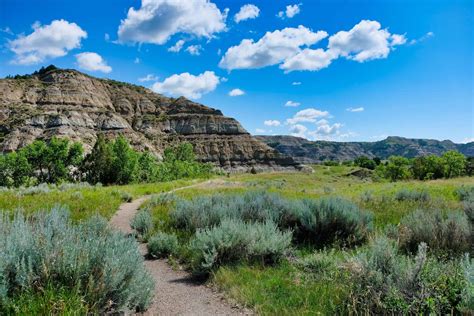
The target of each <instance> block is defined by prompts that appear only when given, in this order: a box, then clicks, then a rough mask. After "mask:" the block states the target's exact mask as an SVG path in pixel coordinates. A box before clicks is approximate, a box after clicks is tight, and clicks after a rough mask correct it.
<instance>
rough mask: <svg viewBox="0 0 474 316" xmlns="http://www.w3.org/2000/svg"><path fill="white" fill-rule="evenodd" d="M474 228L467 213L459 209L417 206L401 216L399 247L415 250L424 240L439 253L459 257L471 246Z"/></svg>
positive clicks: (412, 251) (405, 249) (413, 251)
mask: <svg viewBox="0 0 474 316" xmlns="http://www.w3.org/2000/svg"><path fill="white" fill-rule="evenodd" d="M472 234H473V232H472V229H471V225H470V223H469V220H468V218H467V216H466V215H465V214H464V213H463V212H460V211H451V212H447V213H446V214H443V212H441V211H425V210H417V211H415V212H412V213H410V214H408V215H407V216H405V217H404V218H402V220H401V222H400V225H399V232H398V238H399V240H400V248H401V249H402V250H404V251H405V252H407V253H412V254H413V253H415V252H416V251H417V249H418V247H419V245H420V244H421V243H425V244H427V245H428V247H429V248H430V250H432V251H434V252H436V253H438V254H439V255H442V256H444V255H447V256H449V257H456V256H459V255H462V254H464V253H465V252H468V251H469V250H470V246H471V245H470V241H471V238H472Z"/></svg>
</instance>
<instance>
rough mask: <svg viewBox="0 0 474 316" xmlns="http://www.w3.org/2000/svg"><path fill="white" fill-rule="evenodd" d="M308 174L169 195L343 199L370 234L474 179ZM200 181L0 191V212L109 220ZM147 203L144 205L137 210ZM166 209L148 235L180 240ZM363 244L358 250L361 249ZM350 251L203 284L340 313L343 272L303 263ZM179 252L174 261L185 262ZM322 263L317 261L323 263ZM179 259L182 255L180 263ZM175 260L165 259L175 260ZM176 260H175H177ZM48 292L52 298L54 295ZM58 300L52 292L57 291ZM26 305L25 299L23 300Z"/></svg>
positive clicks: (271, 308)
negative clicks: (58, 209)
mask: <svg viewBox="0 0 474 316" xmlns="http://www.w3.org/2000/svg"><path fill="white" fill-rule="evenodd" d="M313 167H314V173H311V174H302V173H266V174H257V175H252V174H236V175H230V176H227V177H222V176H220V177H215V178H214V179H213V181H211V182H210V183H206V184H205V185H202V186H199V187H193V188H190V189H184V190H180V191H177V192H176V193H175V194H176V195H177V196H178V197H182V198H185V199H191V198H195V197H197V196H203V195H210V194H216V193H222V194H238V193H244V192H246V191H253V190H257V191H259V190H260V191H267V192H274V193H278V194H280V195H281V196H283V197H286V198H289V199H300V198H320V197H330V196H339V197H343V198H346V199H349V200H351V201H352V202H354V203H355V204H356V205H358V206H359V207H360V208H361V209H364V210H368V211H371V212H372V213H373V214H374V224H375V230H374V231H373V232H372V234H373V235H376V234H379V233H380V232H382V231H384V230H385V228H386V227H387V226H388V225H389V224H394V225H397V224H398V223H399V222H400V219H401V218H402V217H403V216H405V215H406V214H408V213H410V212H412V211H414V210H416V209H423V210H430V209H433V210H434V209H441V210H443V211H446V212H450V211H453V210H458V209H461V207H462V205H461V202H460V201H459V197H458V196H457V195H456V190H457V188H459V187H460V186H462V185H468V186H473V185H474V178H472V177H471V178H456V179H449V180H436V181H424V182H421V181H407V182H396V183H390V182H373V181H372V180H371V179H370V178H359V177H355V176H351V175H349V174H350V173H351V172H352V171H353V170H354V169H353V168H351V167H344V166H335V167H328V166H313ZM200 181H204V180H182V181H174V182H169V183H158V184H143V185H127V186H110V187H91V186H84V187H81V186H71V187H69V188H63V189H59V188H52V189H49V190H44V192H41V190H39V192H33V193H32V192H28V191H22V190H12V191H2V192H0V209H3V210H4V211H8V212H13V211H14V210H16V209H22V210H24V211H26V212H33V211H36V210H41V209H49V208H51V207H52V206H53V205H56V204H63V205H67V206H68V207H69V209H70V211H71V217H72V218H73V219H74V220H76V221H77V220H82V219H86V218H88V217H90V216H91V215H94V214H100V215H102V216H104V217H105V218H110V217H111V216H112V215H113V214H114V212H115V211H116V210H117V208H118V206H119V205H120V204H121V203H122V202H123V201H124V200H127V199H129V198H136V197H138V196H142V195H146V194H154V193H161V192H166V191H169V190H171V189H174V188H178V187H183V186H188V185H190V184H194V183H198V182H200ZM401 190H410V191H417V192H426V194H427V195H429V198H427V199H421V200H401V199H396V198H395V197H396V195H397V193H398V192H399V191H401ZM147 204H148V203H145V205H144V207H145V206H146V205H147ZM169 211H170V210H169V205H166V204H165V205H163V204H160V205H155V206H154V207H153V208H152V216H153V221H154V230H155V231H166V232H172V233H175V234H176V235H177V236H178V237H179V239H180V241H181V242H183V243H186V242H187V241H188V240H189V239H190V237H191V236H190V234H189V233H185V232H183V231H180V230H177V229H175V228H172V227H170V225H169V222H170V217H169ZM364 247H365V246H364V245H363V246H362V248H364ZM355 252H356V249H346V248H343V247H329V248H323V249H314V248H311V247H301V246H298V247H295V248H293V249H292V250H291V254H290V256H288V257H287V258H285V259H284V260H282V261H281V262H279V263H277V264H274V265H263V264H259V263H242V262H240V263H236V264H230V265H223V266H221V267H220V268H218V269H217V270H214V271H213V272H212V273H211V276H210V278H209V283H210V284H211V285H212V286H214V287H216V288H218V289H220V290H222V291H224V292H225V293H226V295H228V296H229V297H231V298H232V299H234V300H237V301H238V302H239V303H241V304H243V305H245V306H248V307H251V308H253V309H255V311H257V312H258V313H259V314H263V315H273V314H280V315H314V314H344V313H346V312H347V309H346V307H347V306H346V305H347V304H349V302H350V300H349V299H348V298H349V297H350V294H351V293H350V291H351V288H350V287H349V286H348V284H349V280H348V275H347V273H346V272H344V271H345V270H344V269H341V268H340V266H337V265H333V266H328V267H326V268H324V269H322V270H321V271H320V270H317V271H314V267H313V266H311V265H309V266H310V268H308V264H305V260H307V259H308V260H309V259H311V258H312V256H314V255H320V256H322V258H326V259H329V260H328V262H329V261H330V262H341V264H342V262H344V260H345V258H348V257H350V256H351V255H353V254H354V253H355ZM186 256H187V254H186V251H183V252H182V257H184V258H185V257H186ZM326 259H324V260H326ZM181 260H183V258H181ZM324 260H323V262H325V261H324ZM176 261H177V260H176V259H174V260H171V262H176ZM178 261H179V260H178ZM54 295H56V294H54ZM58 295H60V293H59V294H58ZM24 300H25V301H28V297H27V296H25V297H24Z"/></svg>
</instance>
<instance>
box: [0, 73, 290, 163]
mask: <svg viewBox="0 0 474 316" xmlns="http://www.w3.org/2000/svg"><path fill="white" fill-rule="evenodd" d="M99 133H103V134H105V135H106V136H108V137H114V136H115V135H117V134H119V133H120V134H123V135H125V136H126V137H127V138H128V139H129V140H130V142H131V144H132V145H133V146H134V147H136V148H137V149H145V148H146V149H148V150H150V151H152V152H153V153H155V154H156V155H157V156H158V157H160V155H161V154H162V152H163V150H164V148H166V147H167V146H169V145H172V144H175V143H177V142H182V141H187V142H190V143H192V144H193V145H194V149H195V152H196V155H197V157H198V158H199V159H200V160H201V161H205V162H211V163H214V164H216V165H217V166H220V167H222V168H224V169H229V170H247V169H249V168H255V169H257V170H258V169H259V168H260V169H267V170H268V169H275V170H281V169H294V168H299V165H297V164H296V163H295V162H294V161H293V159H292V158H289V157H286V156H284V155H281V154H279V153H278V152H277V151H276V150H274V149H273V148H271V147H269V146H267V145H266V144H264V143H262V142H261V141H259V140H257V139H255V138H254V137H252V136H251V135H250V134H249V133H248V132H247V131H246V130H245V129H244V128H243V127H242V126H241V125H240V123H239V122H237V121H236V120H235V119H233V118H229V117H225V116H223V114H222V112H221V111H219V110H216V109H212V108H209V107H206V106H204V105H201V104H198V103H195V102H192V101H190V100H187V99H186V98H183V97H181V98H178V99H173V98H168V97H165V96H163V95H160V94H157V93H154V92H152V91H150V90H148V89H146V88H144V87H140V86H135V85H131V84H127V83H123V82H117V81H113V80H106V79H98V78H94V77H91V76H88V75H85V74H83V73H81V72H78V71H76V70H61V69H55V68H54V67H51V68H50V67H48V68H47V69H46V70H42V71H40V72H37V73H35V74H33V75H30V76H19V77H16V78H9V79H1V80H0V149H1V150H2V151H3V152H8V151H13V150H16V149H18V148H20V147H22V146H25V145H27V144H29V143H31V142H32V141H34V140H35V139H49V138H51V137H53V136H57V137H66V138H69V139H71V140H73V141H80V142H82V143H83V144H84V146H85V148H86V150H90V149H91V148H92V146H93V145H94V143H95V141H96V139H97V135H98V134H99Z"/></svg>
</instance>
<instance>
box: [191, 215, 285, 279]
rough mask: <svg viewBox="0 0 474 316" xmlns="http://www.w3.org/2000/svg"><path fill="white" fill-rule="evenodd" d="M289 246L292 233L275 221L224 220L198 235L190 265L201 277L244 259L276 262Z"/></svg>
mask: <svg viewBox="0 0 474 316" xmlns="http://www.w3.org/2000/svg"><path fill="white" fill-rule="evenodd" d="M290 244H291V232H281V231H280V230H279V229H278V228H277V226H276V225H275V224H273V223H272V222H265V223H244V222H242V221H240V220H235V219H233V220H223V221H222V222H221V223H220V225H218V226H215V227H212V228H208V229H202V230H201V229H200V230H198V231H197V232H196V235H195V237H194V239H193V240H192V241H191V243H190V252H191V253H192V259H191V262H192V264H191V266H192V269H193V271H194V273H198V274H200V273H209V272H210V271H211V270H213V269H215V268H216V267H218V266H220V265H222V264H226V263H233V262H238V261H242V260H245V261H258V262H262V263H274V262H277V261H278V260H279V259H280V258H281V257H283V256H284V255H285V253H286V252H287V251H288V249H289V247H290Z"/></svg>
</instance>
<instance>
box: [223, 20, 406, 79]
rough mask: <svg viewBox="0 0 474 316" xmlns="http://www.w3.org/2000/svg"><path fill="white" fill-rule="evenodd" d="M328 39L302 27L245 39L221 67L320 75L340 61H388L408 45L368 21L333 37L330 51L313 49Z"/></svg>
mask: <svg viewBox="0 0 474 316" xmlns="http://www.w3.org/2000/svg"><path fill="white" fill-rule="evenodd" d="M327 36H328V34H327V33H326V32H325V31H318V32H316V33H314V32H313V31H311V30H310V29H308V28H306V27H304V26H302V25H300V26H299V27H298V28H285V29H283V30H276V31H274V32H267V33H266V34H265V35H264V36H263V37H262V38H260V39H259V40H258V41H256V42H255V41H254V40H252V39H244V40H242V41H241V42H240V44H239V45H236V46H232V47H230V48H229V49H228V50H227V52H226V53H225V54H224V56H223V58H222V59H221V61H220V63H219V66H220V67H221V68H224V69H228V70H233V69H252V68H262V67H266V66H272V65H279V67H280V69H283V70H284V71H285V73H288V72H291V71H319V70H321V69H323V68H326V67H328V66H329V65H330V64H331V63H332V62H333V61H335V60H336V59H338V58H341V57H344V58H346V59H349V60H354V61H357V62H365V61H369V60H373V59H381V58H387V57H388V55H389V53H390V52H391V51H392V50H394V49H395V47H396V46H399V45H404V44H406V43H407V38H406V36H405V35H404V34H391V33H390V32H389V31H388V30H387V29H382V27H381V25H380V23H379V22H377V21H369V20H362V21H361V22H359V23H358V24H356V25H355V26H354V27H353V28H352V29H351V30H349V31H340V32H337V33H336V34H334V35H332V36H330V37H329V43H328V46H327V48H316V49H315V48H312V45H314V44H316V43H317V42H319V41H321V40H322V39H324V38H326V37H327Z"/></svg>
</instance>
